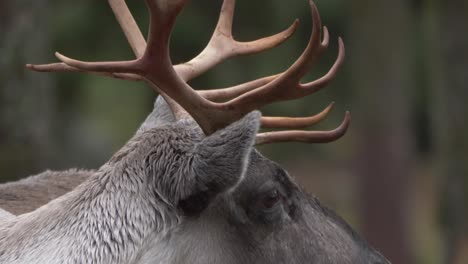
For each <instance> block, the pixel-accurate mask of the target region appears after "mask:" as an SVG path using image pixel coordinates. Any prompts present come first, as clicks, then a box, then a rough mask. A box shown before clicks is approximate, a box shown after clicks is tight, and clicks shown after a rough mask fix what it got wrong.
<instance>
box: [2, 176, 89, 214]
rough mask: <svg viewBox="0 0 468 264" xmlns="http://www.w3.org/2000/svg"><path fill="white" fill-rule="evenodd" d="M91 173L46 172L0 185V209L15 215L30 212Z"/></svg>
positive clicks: (68, 189)
mask: <svg viewBox="0 0 468 264" xmlns="http://www.w3.org/2000/svg"><path fill="white" fill-rule="evenodd" d="M93 173H94V171H92V170H77V169H71V170H66V171H49V170H48V171H45V172H43V173H40V174H38V175H34V176H30V177H27V178H25V179H22V180H19V181H16V182H9V183H4V184H1V185H0V208H2V209H4V210H6V211H8V212H10V213H12V214H15V215H19V214H24V213H28V212H31V211H33V210H35V209H37V208H39V207H40V206H42V205H44V204H46V203H48V202H50V201H52V200H53V199H56V198H58V197H60V196H62V195H64V194H65V193H67V192H69V191H71V190H73V189H74V188H75V187H76V186H78V185H79V184H81V183H82V182H84V181H85V180H86V179H87V178H89V177H90V176H91V175H92V174H93Z"/></svg>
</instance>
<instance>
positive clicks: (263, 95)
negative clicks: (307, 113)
mask: <svg viewBox="0 0 468 264" xmlns="http://www.w3.org/2000/svg"><path fill="white" fill-rule="evenodd" d="M109 1H110V2H114V3H121V4H122V3H123V0H113V1H112V0H109ZM187 2H188V0H165V1H164V0H146V4H147V6H148V9H149V11H150V27H149V28H150V30H149V36H148V44H147V45H146V48H145V51H144V52H143V55H142V56H141V57H138V58H137V59H135V60H131V61H117V62H83V61H78V60H73V59H70V58H68V57H65V56H63V55H61V54H59V53H56V56H57V58H58V59H59V60H61V61H62V62H64V63H65V64H67V65H68V66H70V67H72V68H76V69H78V70H81V71H88V72H102V73H104V74H111V75H112V76H113V77H117V78H124V79H137V78H139V77H138V76H141V78H142V79H144V80H146V81H147V82H148V83H149V84H151V86H152V87H153V88H154V89H155V90H157V91H158V92H160V93H162V94H163V96H165V98H166V99H168V100H169V101H171V103H170V104H172V105H173V106H174V107H172V106H171V107H172V108H173V109H174V110H176V111H175V112H176V113H175V114H176V115H177V111H178V110H179V108H180V107H178V105H180V106H182V107H183V108H184V109H185V110H186V111H187V112H188V113H189V114H190V115H191V116H192V117H193V118H194V119H195V121H196V122H197V123H198V124H199V125H200V127H201V128H202V129H203V131H204V132H205V133H206V134H211V133H213V132H215V131H216V130H218V129H220V128H223V127H225V126H227V125H228V124H230V123H232V122H234V121H236V120H238V119H239V118H241V117H242V116H244V115H245V114H246V113H248V112H250V111H252V110H254V109H258V108H260V107H262V106H264V105H266V104H269V103H272V102H275V101H280V100H290V99H295V98H299V97H303V96H307V95H309V94H311V93H313V92H315V91H317V90H319V89H320V88H322V87H324V86H325V85H326V84H327V83H328V82H329V81H330V80H331V79H333V78H334V76H335V74H336V72H337V70H338V68H339V67H340V66H341V64H342V62H343V59H344V45H343V42H342V40H341V39H340V40H339V53H338V57H337V59H336V61H335V63H334V65H333V67H332V68H331V69H330V70H329V72H328V73H327V74H326V75H324V76H323V77H322V78H320V79H318V80H316V81H313V82H310V83H308V84H301V83H300V79H301V78H302V77H303V76H304V75H305V73H306V72H307V71H308V70H309V68H310V67H311V66H312V65H313V64H314V62H315V61H316V60H317V59H318V57H319V55H320V54H321V53H322V52H323V51H324V50H325V49H326V48H327V46H328V43H329V34H328V30H327V28H324V29H323V39H322V40H321V28H322V26H321V20H320V16H319V13H318V10H317V7H316V6H315V4H314V3H313V2H312V0H309V2H310V7H311V10H312V19H313V25H314V27H313V30H312V33H311V37H310V41H309V43H308V45H307V47H306V49H305V50H304V52H303V54H302V55H301V56H300V57H299V58H298V59H297V61H296V62H295V63H294V64H293V65H292V66H291V67H289V69H288V70H286V71H285V72H284V73H282V74H279V75H275V76H270V77H266V78H262V79H259V80H255V81H252V82H249V83H245V84H242V85H239V86H235V87H232V88H228V89H225V90H224V91H221V90H215V91H205V92H200V93H198V92H197V91H195V90H193V89H192V88H191V87H190V86H189V85H188V84H187V83H186V81H187V80H188V79H191V78H194V77H196V76H198V75H199V74H201V73H203V72H204V71H206V70H207V69H209V68H211V67H213V66H214V65H216V64H218V63H219V62H221V61H222V60H224V59H226V58H228V57H230V56H233V55H236V54H246V53H253V52H258V51H261V50H264V49H267V48H270V47H273V46H276V45H278V44H279V43H281V42H282V41H284V40H285V39H286V38H288V37H289V36H290V35H291V34H292V32H294V30H295V28H296V26H297V21H296V22H295V23H294V24H293V25H292V26H291V27H290V28H289V29H287V30H286V31H283V32H281V33H279V34H277V35H274V36H271V37H267V38H264V39H261V40H258V41H253V42H238V41H236V40H234V39H233V38H232V19H233V14H234V3H235V1H234V0H225V2H224V4H223V10H222V12H221V13H222V14H221V15H220V19H219V21H218V25H217V27H216V30H215V33H214V34H213V37H212V38H211V40H210V42H209V44H208V45H207V47H206V48H205V49H204V50H203V51H202V52H201V53H200V55H199V56H197V57H195V58H194V59H193V60H192V61H190V62H188V63H186V64H183V65H178V66H176V67H173V65H172V62H171V59H170V55H169V40H170V35H171V32H172V28H173V26H174V23H175V20H176V17H177V16H178V14H179V13H180V11H181V10H182V8H183V7H184V6H185V5H186V3H187ZM121 7H122V8H123V9H124V10H127V7H126V5H125V3H123V5H122V6H121ZM119 10H122V9H119ZM127 11H128V10H127ZM127 15H128V14H127ZM122 21H123V20H122ZM130 25H131V26H129V28H127V30H128V31H129V32H133V31H138V32H139V29H138V27H137V26H136V24H135V23H133V24H132V23H130ZM123 27H124V26H123ZM124 31H125V30H124ZM133 33H134V32H133ZM135 34H136V36H138V33H135ZM135 34H134V35H135ZM126 35H127V37H128V38H131V37H129V36H130V34H126ZM129 42H130V43H134V44H132V45H137V44H135V42H132V41H131V40H130V39H129ZM226 47H227V48H226ZM134 50H137V51H138V49H137V48H136V47H134ZM208 55H210V56H208ZM135 76H136V77H135ZM285 87H287V88H289V89H285ZM205 96H206V97H207V98H210V99H209V100H207V99H206V98H204V97H205ZM236 96H237V97H236ZM232 97H235V98H234V99H230V100H229V101H227V102H221V103H216V102H213V101H217V100H220V98H221V99H222V98H232ZM212 100H213V101H212ZM330 108H331V107H330ZM329 110H330V109H328V110H327V109H326V110H325V111H324V112H323V113H321V114H319V115H317V116H314V117H309V118H293V119H288V118H264V119H263V120H264V123H265V124H267V125H268V124H270V125H272V126H275V127H279V128H297V127H304V126H308V125H311V124H312V123H316V122H317V120H321V119H323V118H324V117H325V116H326V114H327V113H328V111H329ZM181 112H182V111H181ZM348 115H349V114H348V113H347V118H346V119H345V121H344V123H343V124H342V125H341V126H340V127H339V128H338V129H336V130H333V131H328V132H306V131H301V132H299V131H289V132H287V131H281V132H271V133H267V134H261V135H259V142H261V143H262V144H263V143H264V142H276V141H285V140H286V139H285V137H287V136H290V137H291V138H295V139H293V140H294V141H295V140H299V141H307V142H324V141H327V140H328V141H330V140H332V139H336V138H337V136H340V135H342V134H344V131H345V130H346V127H347V125H348V123H349V117H348ZM342 131H343V133H341V132H342ZM288 141H289V140H288Z"/></svg>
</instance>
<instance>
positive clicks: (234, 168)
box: [179, 111, 261, 214]
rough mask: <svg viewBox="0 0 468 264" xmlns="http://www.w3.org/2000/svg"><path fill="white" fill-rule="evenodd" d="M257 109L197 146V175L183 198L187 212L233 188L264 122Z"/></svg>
mask: <svg viewBox="0 0 468 264" xmlns="http://www.w3.org/2000/svg"><path fill="white" fill-rule="evenodd" d="M260 117H261V114H260V112H259V111H254V112H251V113H249V114H248V115H246V116H245V117H243V118H242V119H241V120H239V121H237V122H235V123H233V124H231V125H229V126H228V127H226V128H224V129H221V130H218V131H217V132H215V133H213V134H212V135H210V136H207V137H206V138H205V139H203V140H202V141H201V142H200V143H199V144H198V145H197V146H196V147H195V159H194V160H193V167H192V171H193V173H194V175H192V176H191V177H195V178H194V179H192V180H193V181H192V183H193V184H192V185H191V186H190V187H189V188H188V190H186V191H187V193H186V194H187V195H186V196H185V198H182V199H181V201H180V202H179V207H180V208H181V209H182V210H183V211H184V212H185V213H186V214H196V213H199V212H201V211H202V210H203V209H204V208H205V207H206V206H207V205H208V204H209V202H210V201H211V200H212V199H213V198H214V197H215V196H216V195H217V194H219V193H222V192H224V191H226V190H228V189H230V188H233V187H235V186H236V185H237V183H239V182H240V181H241V180H242V178H243V176H244V174H245V171H246V168H247V165H248V162H249V158H250V152H251V151H252V149H253V146H254V143H255V137H256V135H257V132H258V129H259V126H260Z"/></svg>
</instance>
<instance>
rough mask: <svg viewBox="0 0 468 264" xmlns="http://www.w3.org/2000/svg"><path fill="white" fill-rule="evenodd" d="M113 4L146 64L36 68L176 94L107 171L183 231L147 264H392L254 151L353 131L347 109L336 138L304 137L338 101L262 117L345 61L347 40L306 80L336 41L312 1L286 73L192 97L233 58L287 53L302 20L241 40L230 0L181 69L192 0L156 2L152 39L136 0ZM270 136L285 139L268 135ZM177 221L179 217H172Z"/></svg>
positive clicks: (148, 256) (151, 243)
mask: <svg viewBox="0 0 468 264" xmlns="http://www.w3.org/2000/svg"><path fill="white" fill-rule="evenodd" d="M109 3H110V5H111V7H112V9H113V11H114V13H115V14H116V17H117V19H118V21H119V23H120V25H121V26H122V29H123V31H124V33H125V35H126V36H127V39H128V41H129V43H130V45H131V47H132V49H133V51H134V53H135V55H136V57H137V58H136V59H135V60H131V61H119V62H83V61H78V60H74V59H70V58H68V57H65V56H63V55H61V54H59V53H56V56H57V58H58V59H59V60H61V61H62V63H54V64H47V65H28V67H29V68H31V69H33V70H37V71H77V72H89V73H96V74H102V75H105V76H110V77H114V78H120V79H127V80H137V81H140V80H142V81H146V82H147V83H148V84H149V85H150V86H151V87H152V88H153V89H154V90H156V91H157V92H158V93H159V94H160V95H161V96H162V97H163V98H164V99H159V101H158V102H157V103H156V104H155V111H154V112H153V113H152V114H151V115H150V116H149V117H148V119H147V121H146V122H145V123H144V124H143V125H142V127H141V128H140V130H139V131H138V132H137V134H136V135H135V137H134V138H132V139H131V140H130V142H129V143H127V145H126V146H125V147H124V148H123V149H122V150H121V151H119V152H118V153H116V154H115V155H114V156H113V158H112V159H111V160H110V161H109V162H108V163H107V164H106V165H104V166H103V167H102V168H101V170H100V173H101V175H109V177H107V178H106V179H107V180H109V183H108V184H109V185H112V186H114V187H115V189H116V190H118V189H119V188H118V187H119V186H120V187H122V186H121V185H123V186H127V187H125V188H134V189H133V191H134V193H138V194H142V195H143V194H144V195H143V197H144V199H142V200H144V202H143V203H144V204H146V205H147V206H148V207H147V208H152V209H154V212H147V213H148V215H154V216H155V219H159V220H158V221H162V222H163V224H165V223H166V222H167V223H169V222H171V223H176V224H172V225H170V227H168V226H169V224H167V225H168V226H165V227H164V229H165V230H168V228H170V231H168V232H166V233H165V235H164V236H163V237H161V236H159V237H158V238H157V239H152V238H151V237H145V238H144V239H143V241H144V242H142V245H140V246H141V247H143V248H144V250H143V249H140V250H141V251H140V252H139V253H138V256H139V258H138V261H139V262H138V263H242V262H244V263H245V262H247V263H387V261H386V260H385V259H384V258H383V257H382V256H380V254H378V253H377V252H376V251H375V250H373V249H372V248H370V247H369V246H367V244H366V243H365V242H364V241H363V240H361V239H360V238H359V237H358V236H357V235H356V234H355V233H354V231H352V229H351V228H350V227H349V226H348V225H347V224H346V223H345V222H344V221H343V220H341V219H340V218H339V217H338V216H336V215H335V214H334V213H333V212H331V211H330V210H328V209H326V208H325V207H323V206H322V205H321V204H320V203H319V202H318V201H317V200H316V199H315V198H313V197H311V196H308V195H306V194H305V193H304V192H303V191H302V190H301V189H300V187H298V185H297V184H296V183H295V182H294V181H293V180H292V178H291V177H290V176H289V175H288V174H287V172H286V171H284V170H283V169H282V168H281V167H280V166H278V165H277V164H276V163H274V162H273V161H271V160H269V159H267V158H265V157H263V156H262V155H261V154H260V153H259V152H257V151H256V150H255V149H254V145H255V144H267V143H274V142H284V141H300V142H305V143H325V142H330V141H334V140H336V139H338V138H340V137H341V136H342V135H344V133H345V132H346V130H347V127H348V125H349V121H350V115H349V113H348V112H347V113H346V114H345V118H344V121H343V123H342V124H341V125H340V126H339V127H338V128H336V129H334V130H331V131H306V130H294V129H303V128H306V127H308V126H311V125H313V124H315V123H317V122H319V121H321V120H322V119H323V118H325V117H326V115H327V114H328V113H329V111H330V110H331V108H332V105H330V106H329V107H327V108H326V109H325V110H324V111H323V112H322V113H319V114H318V115H315V116H311V117H305V118H288V117H261V115H260V113H259V112H258V111H256V109H260V108H261V107H263V106H265V105H267V104H270V103H273V102H277V101H284V100H292V99H296V98H300V97H304V96H308V95H310V94H312V93H314V92H316V91H318V90H320V89H321V88H323V87H324V86H326V84H328V82H330V81H331V80H332V79H333V78H334V76H335V74H336V72H337V70H338V68H339V67H340V65H341V64H342V62H343V59H344V45H343V42H342V40H341V39H339V52H338V56H337V59H336V61H335V63H334V65H333V66H332V67H331V69H330V70H329V71H328V73H327V74H325V75H324V76H323V77H321V78H319V79H317V80H315V81H312V82H310V83H301V82H300V80H301V78H302V77H303V76H304V75H305V74H306V72H307V71H308V70H309V69H310V68H311V66H312V65H313V64H314V63H315V62H316V61H317V59H318V58H319V56H320V55H321V54H322V53H323V52H324V51H325V50H326V48H327V47H328V43H329V34H328V31H327V28H326V27H323V31H322V26H321V21H320V17H319V14H318V11H317V8H316V6H315V5H314V3H313V2H312V1H310V7H311V11H312V18H313V25H314V27H313V30H312V33H311V37H310V40H309V43H308V46H307V48H306V49H305V51H304V52H303V53H302V55H301V56H300V57H299V58H298V59H297V60H296V62H295V63H294V64H293V65H292V66H290V67H289V68H288V69H287V70H286V71H284V72H282V73H280V74H276V75H273V76H269V77H264V78H260V79H257V80H254V81H251V82H247V83H244V84H240V85H237V86H234V87H230V88H225V89H218V90H206V91H197V90H195V89H192V87H190V86H189V84H188V83H187V82H188V81H190V80H191V79H193V78H195V77H197V76H199V75H200V74H202V73H204V72H205V71H207V70H208V69H210V68H212V67H213V66H215V65H217V64H218V63H220V62H221V61H223V60H225V59H227V58H229V57H232V56H234V55H241V54H250V53H255V52H260V51H263V50H266V49H269V48H272V47H274V46H277V45H279V44H280V43H282V42H283V41H284V40H286V39H288V38H289V36H291V34H292V33H293V32H294V30H295V29H296V27H297V24H298V23H297V21H296V22H295V23H294V24H293V25H292V26H290V27H289V28H288V29H286V30H285V31H283V32H281V33H279V34H277V35H274V36H270V37H267V38H263V39H260V40H256V41H252V42H238V41H236V40H234V38H233V37H232V29H231V27H232V19H233V13H234V3H235V1H234V0H225V1H224V4H223V7H222V10H221V16H220V19H219V22H218V25H217V27H216V29H215V32H214V34H213V36H212V38H211V40H210V42H209V44H208V45H207V47H206V48H205V49H204V50H203V51H202V52H201V53H200V54H199V55H198V56H196V57H195V58H194V59H192V60H191V61H189V62H187V63H183V64H180V65H175V66H174V65H173V64H172V62H171V59H170V56H169V40H170V35H171V31H172V28H173V26H174V23H175V20H176V17H177V15H178V14H179V13H180V11H181V10H182V8H183V7H184V5H185V4H186V3H187V0H167V1H164V0H159V1H158V0H147V1H146V3H147V6H148V9H149V10H150V29H149V36H148V41H147V43H146V42H145V41H144V38H143V37H142V34H141V32H140V31H139V29H138V27H137V25H136V23H135V21H134V19H133V18H132V16H131V14H130V12H129V11H128V9H127V7H126V5H125V2H124V0H109ZM259 128H276V129H284V131H275V132H265V133H257V132H258V130H259ZM115 178H118V179H115ZM122 179H125V181H124V182H123V183H122V182H119V180H122ZM92 181H93V179H91V182H92ZM94 181H98V180H96V179H95V180H94ZM99 181H100V182H101V183H102V179H99ZM106 184H107V182H106ZM132 184H133V185H132ZM128 186H130V187H128ZM135 186H137V187H135ZM141 186H145V187H141ZM87 187H89V185H88V186H87ZM83 188H84V187H82V189H83ZM129 199H130V198H129ZM80 201H82V200H80ZM121 202H125V199H122V201H121ZM130 214H131V212H130ZM168 218H173V219H175V221H165V219H166V220H167V219H168ZM148 219H151V217H149V218H148ZM148 221H151V220H148ZM160 224H161V222H159V223H153V225H155V226H158V225H160ZM155 228H156V227H155ZM155 236H157V235H155ZM124 242H125V241H124Z"/></svg>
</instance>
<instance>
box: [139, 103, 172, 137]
mask: <svg viewBox="0 0 468 264" xmlns="http://www.w3.org/2000/svg"><path fill="white" fill-rule="evenodd" d="M172 122H175V117H174V114H173V113H172V110H171V108H170V107H169V105H168V104H167V102H166V100H164V98H163V97H162V96H158V97H156V100H155V101H154V107H153V111H152V112H151V113H150V114H149V115H148V117H146V119H145V122H143V124H141V126H140V128H138V131H137V132H136V135H139V134H141V133H143V132H145V131H148V130H150V129H152V128H155V127H157V126H160V125H162V124H166V123H172Z"/></svg>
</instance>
